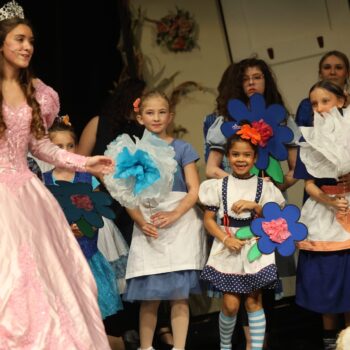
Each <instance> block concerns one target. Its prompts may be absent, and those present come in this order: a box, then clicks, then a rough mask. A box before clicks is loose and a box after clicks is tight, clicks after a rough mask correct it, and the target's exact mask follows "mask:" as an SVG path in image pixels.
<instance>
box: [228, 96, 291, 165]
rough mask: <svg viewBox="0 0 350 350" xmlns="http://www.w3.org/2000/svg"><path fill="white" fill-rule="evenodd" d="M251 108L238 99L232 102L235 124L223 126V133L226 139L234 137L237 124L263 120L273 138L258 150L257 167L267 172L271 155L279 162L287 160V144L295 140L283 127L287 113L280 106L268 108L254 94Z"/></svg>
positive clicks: (229, 104)
mask: <svg viewBox="0 0 350 350" xmlns="http://www.w3.org/2000/svg"><path fill="white" fill-rule="evenodd" d="M249 104H250V108H248V107H247V106H246V105H245V104H244V103H243V102H242V101H240V100H238V99H233V100H230V101H229V103H228V111H229V113H230V117H231V118H232V119H233V120H234V122H225V123H223V125H222V126H221V131H222V133H223V134H224V135H225V136H226V137H230V136H232V135H234V134H235V133H236V132H237V130H239V128H237V123H239V122H240V121H243V120H247V121H249V122H250V123H253V122H259V121H260V120H263V122H264V123H266V124H267V125H268V126H270V127H271V128H272V132H273V134H272V136H271V137H270V138H269V139H268V140H267V143H266V145H265V146H260V147H259V148H258V158H257V161H256V163H255V166H256V167H257V168H258V169H260V170H265V169H266V168H267V167H268V165H269V155H270V154H271V156H272V157H274V158H275V159H277V160H286V159H287V158H288V151H287V149H286V147H285V143H288V142H290V141H292V140H293V132H292V130H291V129H290V128H289V127H287V126H285V125H281V123H282V122H283V121H285V120H286V115H287V112H286V110H285V108H284V107H283V106H282V105H280V104H272V105H270V106H268V107H267V108H266V103H265V99H264V97H263V96H262V95H260V94H254V95H253V96H251V97H250V103H249Z"/></svg>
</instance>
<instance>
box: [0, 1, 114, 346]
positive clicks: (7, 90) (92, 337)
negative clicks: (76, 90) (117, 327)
mask: <svg viewBox="0 0 350 350" xmlns="http://www.w3.org/2000/svg"><path fill="white" fill-rule="evenodd" d="M32 54H33V33H32V30H31V27H30V26H29V24H28V22H27V21H26V20H25V19H24V18H23V11H22V9H21V8H20V7H19V6H18V5H17V4H16V3H15V2H14V1H12V2H10V3H8V4H7V5H5V6H4V7H3V8H1V9H0V103H1V105H2V108H1V109H0V222H1V230H0V261H1V268H0V349H2V350H7V349H11V350H19V349H20V350H24V349H26V350H29V349H30V350H34V349H35V350H44V349H45V350H68V349H69V350H105V349H110V347H109V345H108V341H107V337H106V335H105V332H104V327H103V323H102V320H101V315H100V312H99V309H98V306H97V296H96V294H97V291H96V285H95V282H94V279H93V277H92V274H91V272H90V268H89V266H88V264H87V262H86V259H85V257H84V256H83V253H82V252H81V249H80V247H79V245H78V243H77V241H76V239H75V238H74V235H73V233H72V232H71V229H70V227H69V225H68V223H67V221H66V219H65V216H64V214H63V212H62V210H61V208H60V206H59V204H58V203H57V202H56V200H55V199H54V197H53V196H52V195H51V194H50V193H49V192H48V190H47V189H46V188H45V186H44V185H43V184H42V183H41V181H40V180H39V179H38V178H37V177H36V176H35V175H34V174H33V173H32V172H31V171H30V170H29V169H28V167H27V158H26V156H27V153H28V150H30V152H31V153H32V154H33V155H34V156H35V157H37V158H39V159H42V160H44V161H46V162H50V163H52V164H54V165H56V166H60V167H63V166H64V167H67V168H69V169H74V170H83V171H90V172H91V171H95V172H100V173H108V172H110V171H111V170H112V167H113V161H112V160H111V159H110V158H107V157H103V156H95V157H88V158H86V157H83V156H78V155H76V154H73V153H68V152H66V151H64V150H62V149H60V148H59V147H57V146H55V145H53V144H52V143H51V142H50V141H49V139H48V137H47V132H46V130H47V127H48V126H50V125H51V124H52V122H53V119H54V118H55V116H56V115H57V113H58V110H59V101H58V96H57V93H56V92H55V91H54V90H53V89H51V88H50V87H48V86H47V85H45V84H44V83H43V82H42V81H40V80H38V79H34V77H33V76H32V75H31V73H30V71H29V70H28V67H29V63H30V60H31V57H32Z"/></svg>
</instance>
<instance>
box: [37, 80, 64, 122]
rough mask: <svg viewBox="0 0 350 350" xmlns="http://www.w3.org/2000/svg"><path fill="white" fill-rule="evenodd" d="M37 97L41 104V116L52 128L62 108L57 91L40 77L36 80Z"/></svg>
mask: <svg viewBox="0 0 350 350" xmlns="http://www.w3.org/2000/svg"><path fill="white" fill-rule="evenodd" d="M35 90H36V92H35V98H36V100H37V101H38V102H39V104H40V109H41V116H42V118H43V121H44V124H45V126H46V127H47V128H50V126H51V125H52V123H53V121H54V120H55V118H56V117H57V115H58V112H59V110H60V101H59V97H58V94H57V92H56V91H55V90H54V89H52V88H51V87H50V86H48V85H46V84H44V83H43V82H42V81H41V80H40V79H37V80H36V81H35Z"/></svg>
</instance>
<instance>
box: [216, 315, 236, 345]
mask: <svg viewBox="0 0 350 350" xmlns="http://www.w3.org/2000/svg"><path fill="white" fill-rule="evenodd" d="M236 319H237V317H236V315H235V316H232V317H231V316H226V315H224V314H223V312H222V311H221V312H220V314H219V329H220V349H221V350H231V349H232V334H233V330H234V329H235V325H236Z"/></svg>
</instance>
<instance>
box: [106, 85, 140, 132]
mask: <svg viewBox="0 0 350 350" xmlns="http://www.w3.org/2000/svg"><path fill="white" fill-rule="evenodd" d="M145 87H146V83H145V82H144V81H143V80H140V79H127V80H124V81H123V82H121V83H119V84H118V86H117V87H116V89H115V91H114V92H113V93H112V94H111V95H110V96H109V97H108V99H107V100H106V101H105V104H104V106H103V107H102V109H101V112H100V115H101V116H103V117H105V118H107V119H108V121H109V125H111V128H112V130H110V132H111V133H112V134H114V133H115V132H117V131H118V129H120V128H121V127H123V124H125V123H126V122H127V121H129V120H130V117H131V116H132V114H133V113H134V110H133V102H134V101H135V100H136V99H137V98H138V97H140V96H141V95H142V93H143V91H144V89H145Z"/></svg>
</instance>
